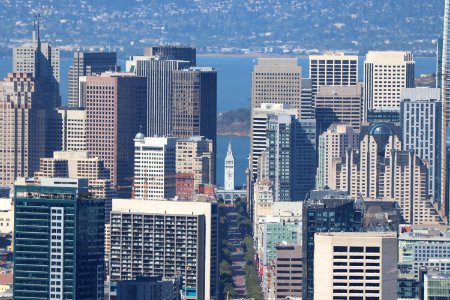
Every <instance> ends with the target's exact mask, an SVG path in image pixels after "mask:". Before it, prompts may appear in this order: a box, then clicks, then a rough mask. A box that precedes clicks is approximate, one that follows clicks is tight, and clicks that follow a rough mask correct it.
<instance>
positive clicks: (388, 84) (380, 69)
mask: <svg viewBox="0 0 450 300" xmlns="http://www.w3.org/2000/svg"><path fill="white" fill-rule="evenodd" d="M414 65H415V62H414V59H413V55H412V53H411V52H407V51H369V52H368V53H367V55H366V61H365V63H364V107H363V120H364V121H365V120H367V111H368V110H369V109H386V108H387V109H399V108H400V101H401V93H402V90H403V89H404V88H412V87H414Z"/></svg>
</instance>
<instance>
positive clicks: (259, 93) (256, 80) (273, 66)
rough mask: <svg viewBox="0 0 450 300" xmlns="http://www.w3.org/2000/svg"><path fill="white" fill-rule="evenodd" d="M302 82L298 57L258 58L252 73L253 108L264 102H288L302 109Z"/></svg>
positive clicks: (294, 107)
mask: <svg viewBox="0 0 450 300" xmlns="http://www.w3.org/2000/svg"><path fill="white" fill-rule="evenodd" d="M301 83H302V67H301V66H299V64H298V61H297V58H258V64H256V65H255V66H254V68H253V73H252V110H254V109H256V108H260V107H261V104H262V103H274V104H275V103H278V104H288V105H289V106H290V107H291V108H293V109H296V110H300V107H301V103H300V102H301V96H302V95H301ZM297 114H298V113H297Z"/></svg>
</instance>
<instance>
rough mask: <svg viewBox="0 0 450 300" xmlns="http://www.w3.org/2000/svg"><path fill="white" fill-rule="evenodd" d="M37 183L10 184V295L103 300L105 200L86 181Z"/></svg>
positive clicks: (48, 180) (32, 297)
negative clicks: (92, 195) (90, 193)
mask: <svg viewBox="0 0 450 300" xmlns="http://www.w3.org/2000/svg"><path fill="white" fill-rule="evenodd" d="M42 181H43V182H41V183H40V184H30V183H27V184H26V183H25V182H24V181H23V182H22V183H20V184H16V186H15V196H14V211H15V212H14V220H15V224H14V226H15V228H14V299H17V300H20V299H103V293H104V292H103V280H104V201H103V200H94V199H91V198H90V197H89V196H88V194H87V189H86V188H87V180H82V179H69V178H51V179H45V178H43V179H42ZM82 186H83V187H82Z"/></svg>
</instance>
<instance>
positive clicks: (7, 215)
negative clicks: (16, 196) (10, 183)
mask: <svg viewBox="0 0 450 300" xmlns="http://www.w3.org/2000/svg"><path fill="white" fill-rule="evenodd" d="M13 231H14V202H13V199H11V198H0V233H12V232H13Z"/></svg>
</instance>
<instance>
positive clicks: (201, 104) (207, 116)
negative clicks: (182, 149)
mask: <svg viewBox="0 0 450 300" xmlns="http://www.w3.org/2000/svg"><path fill="white" fill-rule="evenodd" d="M171 89H172V91H171V95H172V100H171V103H172V110H171V111H172V118H171V119H172V135H173V136H175V137H177V138H181V139H188V138H189V137H191V136H204V137H206V138H207V139H210V140H212V141H213V142H214V145H215V144H216V131H217V130H216V127H217V125H216V123H217V72H216V71H215V70H214V69H213V68H205V67H204V68H189V69H183V70H175V71H173V72H172V86H171Z"/></svg>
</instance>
